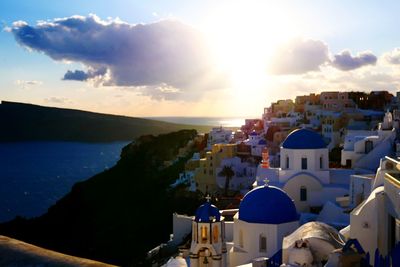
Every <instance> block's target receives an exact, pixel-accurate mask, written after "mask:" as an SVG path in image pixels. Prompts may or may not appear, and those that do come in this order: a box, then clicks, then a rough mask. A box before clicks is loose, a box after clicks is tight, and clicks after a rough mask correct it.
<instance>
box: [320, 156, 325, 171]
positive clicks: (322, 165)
mask: <svg viewBox="0 0 400 267" xmlns="http://www.w3.org/2000/svg"><path fill="white" fill-rule="evenodd" d="M319 168H320V169H323V168H324V162H323V159H322V156H321V157H319Z"/></svg>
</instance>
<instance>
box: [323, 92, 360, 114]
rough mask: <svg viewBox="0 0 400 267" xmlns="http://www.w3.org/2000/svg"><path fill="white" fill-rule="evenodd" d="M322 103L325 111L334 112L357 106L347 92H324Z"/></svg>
mask: <svg viewBox="0 0 400 267" xmlns="http://www.w3.org/2000/svg"><path fill="white" fill-rule="evenodd" d="M320 102H321V106H322V108H323V109H325V110H332V111H340V110H343V109H345V108H354V107H355V106H356V105H355V104H354V102H353V100H352V99H350V98H349V94H348V93H347V92H322V93H321V95H320Z"/></svg>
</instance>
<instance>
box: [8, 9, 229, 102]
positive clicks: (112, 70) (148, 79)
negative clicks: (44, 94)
mask: <svg viewBox="0 0 400 267" xmlns="http://www.w3.org/2000/svg"><path fill="white" fill-rule="evenodd" d="M11 32H12V33H13V34H14V36H15V39H16V40H17V41H18V43H19V44H21V45H23V46H25V47H28V48H29V49H31V50H34V51H39V52H42V53H44V54H46V55H48V56H50V57H51V58H52V59H54V60H66V61H73V62H80V63H83V64H84V65H85V66H86V67H87V68H88V70H86V71H82V70H73V71H68V72H67V73H66V74H65V75H64V77H63V79H64V80H81V81H84V80H89V79H96V80H97V82H98V81H100V82H101V83H103V84H104V85H116V86H135V87H140V86H145V88H160V86H161V87H162V88H170V87H172V88H176V89H177V90H181V91H183V92H190V91H196V92H201V91H202V90H209V89H215V88H218V87H220V86H221V85H222V84H223V80H224V79H223V78H222V77H221V76H220V75H219V74H217V73H216V72H215V71H214V63H213V61H212V60H211V58H210V52H209V50H208V47H207V45H206V43H205V40H204V38H203V36H202V35H201V34H200V33H199V32H198V31H196V30H195V29H194V28H192V27H190V26H188V25H186V24H183V23H181V22H179V21H176V20H163V21H159V22H155V23H151V24H136V25H132V24H128V23H124V22H121V21H120V20H109V21H103V20H101V19H99V18H98V17H96V16H95V15H89V16H87V17H82V16H72V17H68V18H62V19H55V20H53V21H48V22H39V23H38V24H37V25H35V26H30V25H28V24H27V23H25V22H22V21H19V22H15V23H14V24H13V27H12V29H11ZM160 92H161V93H160ZM169 93H170V94H169ZM145 94H149V95H152V94H157V95H153V98H156V99H159V98H162V99H164V98H168V99H173V98H174V97H180V98H185V97H187V96H191V95H192V94H183V93H182V94H176V91H174V90H154V89H153V90H149V91H148V92H146V93H145Z"/></svg>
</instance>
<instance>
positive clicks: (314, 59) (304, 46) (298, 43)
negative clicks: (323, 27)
mask: <svg viewBox="0 0 400 267" xmlns="http://www.w3.org/2000/svg"><path fill="white" fill-rule="evenodd" d="M328 60H329V53H328V46H327V45H326V44H325V43H324V42H322V41H319V40H311V39H293V40H291V41H290V42H288V43H286V44H283V45H281V46H280V47H279V49H278V50H277V51H276V52H275V54H274V57H273V59H272V61H271V63H270V66H271V67H270V71H271V73H273V74H279V75H281V74H302V73H306V72H309V71H316V70H319V69H320V66H321V65H323V64H324V63H326V62H327V61H328Z"/></svg>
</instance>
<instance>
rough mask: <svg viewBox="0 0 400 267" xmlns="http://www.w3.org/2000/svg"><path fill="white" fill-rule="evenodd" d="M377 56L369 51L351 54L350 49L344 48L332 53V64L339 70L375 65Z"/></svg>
mask: <svg viewBox="0 0 400 267" xmlns="http://www.w3.org/2000/svg"><path fill="white" fill-rule="evenodd" d="M376 61H377V57H376V56H375V55H374V54H372V52H370V51H364V52H361V53H358V54H357V55H356V56H352V55H351V53H350V51H348V50H344V51H342V52H340V53H339V54H336V55H334V59H333V61H332V66H333V67H335V68H337V69H339V70H343V71H346V70H354V69H358V68H361V67H363V66H366V65H375V64H376Z"/></svg>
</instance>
